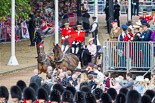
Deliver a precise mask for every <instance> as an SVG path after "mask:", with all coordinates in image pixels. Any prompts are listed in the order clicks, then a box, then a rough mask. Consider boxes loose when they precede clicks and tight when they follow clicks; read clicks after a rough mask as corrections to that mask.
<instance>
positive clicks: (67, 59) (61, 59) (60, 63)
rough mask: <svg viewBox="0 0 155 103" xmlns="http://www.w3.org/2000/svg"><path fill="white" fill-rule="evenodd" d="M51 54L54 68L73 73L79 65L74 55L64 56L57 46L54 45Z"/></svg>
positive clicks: (67, 54)
mask: <svg viewBox="0 0 155 103" xmlns="http://www.w3.org/2000/svg"><path fill="white" fill-rule="evenodd" d="M53 53H54V63H55V68H59V69H62V68H64V67H65V68H67V69H68V70H71V71H72V72H73V70H74V69H75V68H76V67H77V66H78V64H79V58H78V57H77V56H76V55H74V54H72V53H66V54H64V53H63V52H62V51H61V47H60V46H59V45H58V44H56V45H54V48H53Z"/></svg>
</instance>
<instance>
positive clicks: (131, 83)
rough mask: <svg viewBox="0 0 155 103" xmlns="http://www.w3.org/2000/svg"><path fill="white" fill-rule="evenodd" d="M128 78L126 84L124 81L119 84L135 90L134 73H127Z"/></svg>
mask: <svg viewBox="0 0 155 103" xmlns="http://www.w3.org/2000/svg"><path fill="white" fill-rule="evenodd" d="M126 79H127V83H126V84H123V83H122V82H121V83H119V84H120V85H121V86H122V88H127V89H128V90H129V91H130V90H133V85H134V81H133V79H132V74H131V73H128V74H126Z"/></svg>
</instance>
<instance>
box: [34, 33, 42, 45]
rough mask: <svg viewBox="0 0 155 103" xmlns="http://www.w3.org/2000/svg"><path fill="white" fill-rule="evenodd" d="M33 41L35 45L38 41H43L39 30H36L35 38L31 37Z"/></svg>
mask: <svg viewBox="0 0 155 103" xmlns="http://www.w3.org/2000/svg"><path fill="white" fill-rule="evenodd" d="M33 41H34V42H36V46H37V45H38V44H40V43H43V40H42V38H41V35H40V32H39V31H38V30H36V33H35V38H34V39H33Z"/></svg>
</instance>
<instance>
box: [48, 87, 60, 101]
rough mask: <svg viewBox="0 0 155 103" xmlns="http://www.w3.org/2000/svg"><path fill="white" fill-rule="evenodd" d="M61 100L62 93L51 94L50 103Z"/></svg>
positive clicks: (56, 91)
mask: <svg viewBox="0 0 155 103" xmlns="http://www.w3.org/2000/svg"><path fill="white" fill-rule="evenodd" d="M60 100H61V98H60V92H59V91H58V90H56V89H55V90H53V91H52V92H51V94H50V101H51V102H52V101H57V102H60Z"/></svg>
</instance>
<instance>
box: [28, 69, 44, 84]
mask: <svg viewBox="0 0 155 103" xmlns="http://www.w3.org/2000/svg"><path fill="white" fill-rule="evenodd" d="M34 74H35V75H34V76H33V77H31V79H30V83H36V84H37V85H38V86H41V81H42V77H40V76H39V75H38V69H35V70H34Z"/></svg>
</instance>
